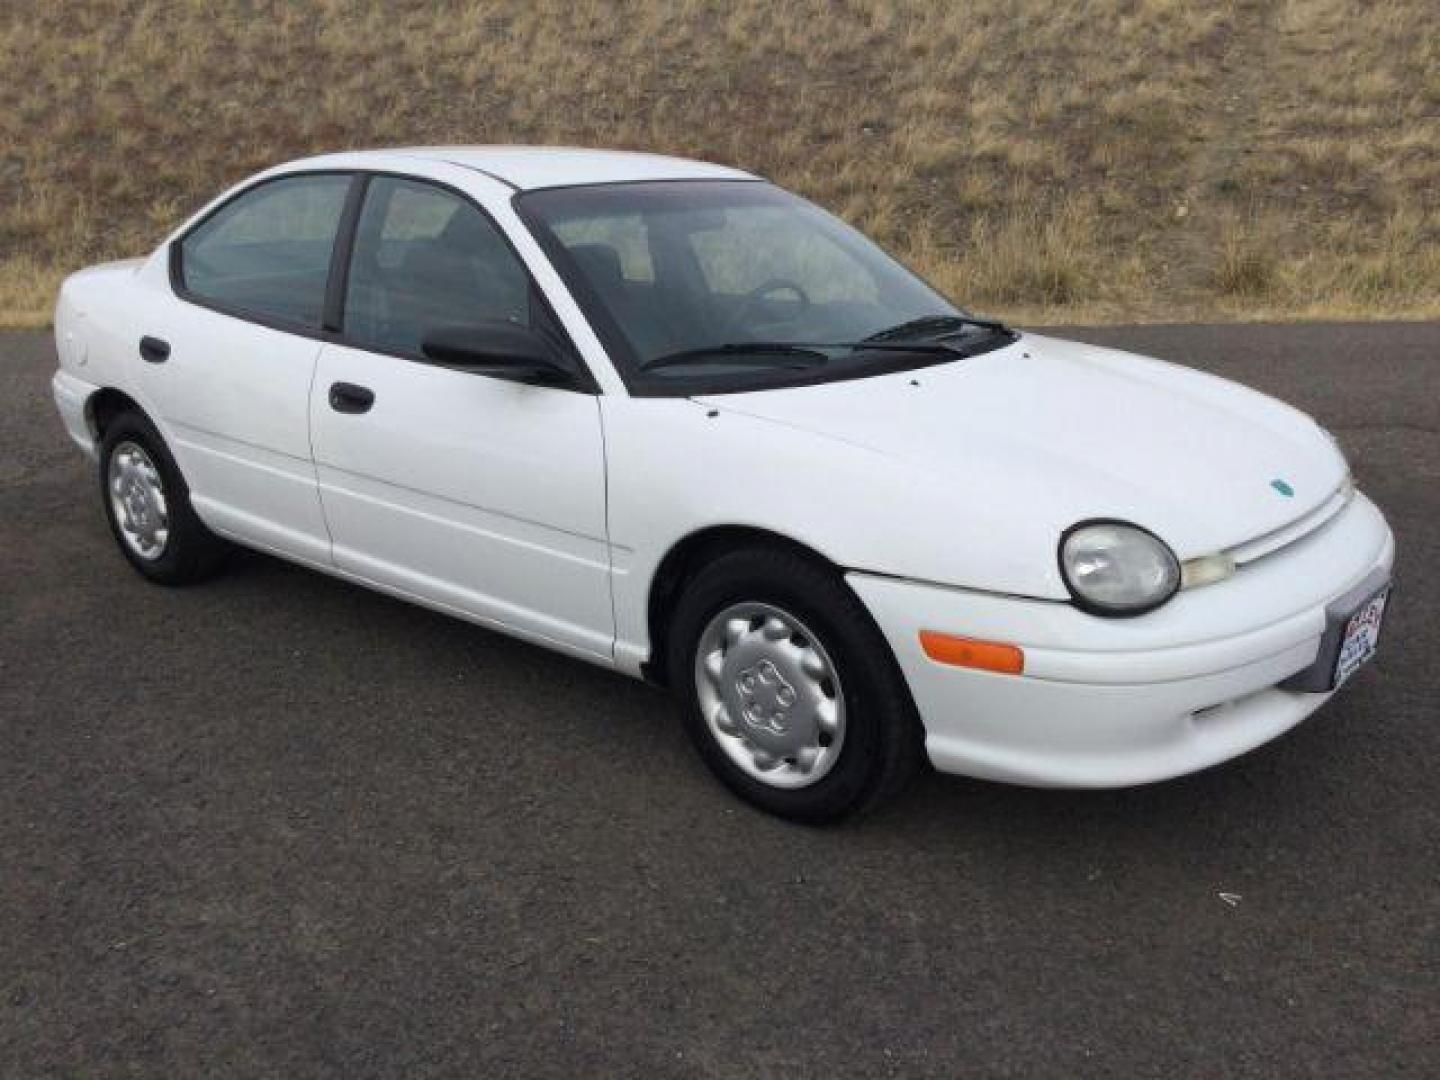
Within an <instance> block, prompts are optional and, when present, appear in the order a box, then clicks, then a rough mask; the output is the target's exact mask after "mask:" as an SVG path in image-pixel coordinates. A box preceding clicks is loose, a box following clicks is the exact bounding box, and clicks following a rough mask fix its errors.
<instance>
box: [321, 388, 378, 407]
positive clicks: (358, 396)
mask: <svg viewBox="0 0 1440 1080" xmlns="http://www.w3.org/2000/svg"><path fill="white" fill-rule="evenodd" d="M374 404H375V391H374V390H370V389H368V388H366V387H364V386H356V385H355V384H354V383H348V382H337V383H331V384H330V408H332V409H334V410H335V411H336V412H343V413H363V412H369V411H370V406H371V405H374Z"/></svg>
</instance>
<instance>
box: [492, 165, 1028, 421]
mask: <svg viewBox="0 0 1440 1080" xmlns="http://www.w3.org/2000/svg"><path fill="white" fill-rule="evenodd" d="M515 205H516V208H517V209H518V210H519V212H520V214H521V216H522V217H523V218H524V219H525V221H526V222H527V224H529V226H530V228H531V231H532V232H534V233H535V235H536V238H537V239H538V240H539V242H540V243H541V245H542V246H543V247H544V248H545V249H546V251H547V253H548V254H549V255H550V257H551V259H552V260H553V261H554V263H555V265H556V267H557V269H558V270H559V271H560V273H561V276H562V277H564V278H565V281H566V284H568V285H569V286H570V289H571V292H572V293H573V294H574V295H575V298H576V300H577V301H578V302H579V303H580V304H581V306H582V307H583V308H584V309H585V312H586V315H587V316H588V317H589V319H590V322H591V325H592V326H594V327H595V329H596V332H597V333H598V334H599V335H600V337H601V339H602V341H603V343H604V344H605V346H606V348H607V349H608V350H609V351H610V354H611V356H613V357H614V358H615V359H616V361H617V363H618V364H619V365H620V367H621V373H622V375H623V376H624V377H625V380H626V382H627V384H629V385H630V386H631V388H632V390H637V389H638V390H640V391H642V392H643V391H649V392H661V393H664V392H671V393H692V392H696V391H697V389H703V390H705V391H707V392H713V391H720V390H725V389H750V388H754V387H755V386H757V385H761V386H764V385H785V384H789V383H794V382H797V381H798V382H817V381H827V380H829V379H832V378H854V377H856V376H859V375H866V374H871V373H878V372H880V371H887V370H896V369H897V368H900V367H916V366H920V365H921V364H927V363H940V362H945V361H947V360H953V359H955V358H956V356H957V353H958V352H959V351H960V350H958V349H955V350H952V349H948V348H947V349H940V348H938V347H937V348H934V349H932V350H929V351H927V350H923V349H918V348H916V349H909V350H906V349H899V348H896V349H891V348H888V347H884V348H882V347H880V346H878V345H874V344H870V345H867V346H865V347H863V348H850V347H848V344H849V343H859V342H863V341H865V339H867V338H869V339H875V338H876V336H877V335H878V336H879V339H880V340H884V341H900V340H904V341H910V340H912V339H914V340H922V339H925V338H926V337H927V334H939V333H940V332H941V330H943V331H944V335H945V337H946V339H947V340H948V341H953V340H956V339H957V338H958V339H962V340H965V341H967V342H968V340H969V339H970V338H975V339H979V338H985V337H993V336H995V335H996V334H997V332H999V331H998V330H997V328H996V327H995V325H994V324H988V323H983V322H974V321H966V320H964V319H963V318H962V317H961V316H962V313H961V312H960V311H958V310H957V309H956V308H955V306H954V305H952V304H951V303H950V302H949V301H947V300H946V299H945V298H944V297H942V296H940V295H939V294H938V293H936V292H935V291H934V290H933V289H931V288H930V287H929V286H928V285H926V284H925V283H924V282H923V281H921V280H920V279H919V278H917V277H916V276H915V275H914V274H912V273H910V271H908V270H906V269H905V268H904V267H903V266H901V265H900V264H899V263H897V262H896V261H895V260H894V259H892V258H890V256H888V255H886V254H885V253H884V252H883V251H881V250H880V249H879V248H878V247H876V246H875V245H874V244H873V243H871V242H870V241H869V240H867V239H866V238H865V237H863V236H861V235H860V234H859V233H858V232H856V231H855V230H854V229H852V228H850V227H849V226H848V225H845V224H844V223H843V222H841V221H839V220H838V219H836V218H834V217H832V216H831V215H829V214H827V213H825V211H823V210H821V209H819V208H818V207H816V206H814V205H812V204H811V203H808V202H806V201H805V200H804V199H801V198H799V197H797V196H794V195H791V194H789V193H788V192H785V191H782V190H780V189H779V188H776V187H774V186H772V185H770V184H766V183H761V182H756V181H726V180H718V181H717V180H694V181H689V180H687V181H661V182H652V183H627V184H600V185H593V186H586V187H574V188H555V189H550V190H542V191H534V192H529V193H526V194H524V195H520V196H518V197H517V198H516V200H515ZM909 324H913V326H914V328H913V331H912V330H911V329H909ZM897 327H905V328H906V329H904V330H902V331H900V332H898V333H896V332H894V331H895V328H897ZM887 331H891V333H890V334H887V333H886V332H887ZM1005 337H1006V340H1010V339H1011V338H1010V335H1009V334H1008V332H1005ZM750 346H754V347H753V348H752V347H750ZM761 346H763V347H761ZM787 346H807V347H808V348H807V349H806V350H804V351H803V356H802V354H801V352H799V351H797V350H795V349H791V348H787Z"/></svg>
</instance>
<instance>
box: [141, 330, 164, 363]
mask: <svg viewBox="0 0 1440 1080" xmlns="http://www.w3.org/2000/svg"><path fill="white" fill-rule="evenodd" d="M140 359H142V360H144V361H145V362H146V363H150V364H163V363H164V362H165V361H166V360H169V359H170V343H169V342H168V341H164V340H162V339H161V338H158V337H151V336H150V335H149V334H146V335H145V336H144V337H142V338H141V339H140Z"/></svg>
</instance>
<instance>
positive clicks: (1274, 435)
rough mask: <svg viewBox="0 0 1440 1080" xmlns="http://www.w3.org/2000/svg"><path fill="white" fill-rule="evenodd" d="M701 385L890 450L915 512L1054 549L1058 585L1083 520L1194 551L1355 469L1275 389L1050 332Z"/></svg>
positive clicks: (1332, 485)
mask: <svg viewBox="0 0 1440 1080" xmlns="http://www.w3.org/2000/svg"><path fill="white" fill-rule="evenodd" d="M698 400H700V401H702V403H703V404H705V405H707V406H708V407H710V408H714V409H719V410H726V411H730V412H734V413H740V414H744V415H747V416H750V417H754V418H758V419H761V420H765V421H770V422H773V423H776V424H782V425H786V426H787V427H789V428H793V429H799V430H801V431H805V432H809V433H813V434H814V435H817V436H822V437H824V438H825V439H827V440H838V441H840V442H843V443H846V444H850V445H851V446H853V447H860V448H864V449H865V450H868V451H870V452H872V453H873V454H876V455H881V456H883V457H884V458H885V459H887V460H888V461H890V462H891V463H892V464H893V467H894V468H893V470H892V474H893V476H894V478H895V481H896V483H897V484H899V485H901V486H903V487H904V488H906V489H907V490H910V491H912V492H913V493H914V499H917V500H919V501H920V502H922V503H923V505H917V506H915V508H914V510H913V512H912V514H911V515H910V516H916V515H918V516H919V517H920V519H921V520H923V521H927V522H931V523H936V524H940V525H949V524H951V523H956V522H958V521H959V520H960V519H963V520H964V522H965V525H966V529H965V531H966V532H968V533H971V534H973V533H974V532H975V529H976V524H975V523H976V522H977V521H979V522H990V523H993V526H994V527H993V529H991V530H989V532H990V533H991V534H992V535H993V536H994V537H995V538H996V540H997V541H998V542H1007V543H1008V542H1011V541H1015V542H1016V543H1017V548H1016V551H1017V554H1018V553H1019V552H1020V551H1022V550H1025V551H1028V552H1029V555H1030V556H1032V557H1033V555H1034V554H1035V552H1036V551H1039V550H1042V549H1043V550H1046V551H1048V553H1049V554H1048V562H1049V570H1050V572H1048V573H1047V574H1046V582H1045V584H1046V586H1047V587H1046V589H1045V592H1048V593H1054V591H1055V590H1056V588H1057V587H1059V585H1060V583H1059V580H1058V574H1056V573H1054V572H1053V566H1054V551H1055V545H1056V543H1057V542H1058V539H1059V536H1060V534H1061V532H1063V531H1064V530H1065V529H1066V528H1068V527H1070V526H1071V525H1073V524H1075V523H1076V522H1078V521H1083V520H1086V519H1089V518H1118V519H1121V520H1125V521H1131V522H1134V523H1136V524H1139V525H1143V526H1144V527H1146V528H1148V529H1150V530H1151V531H1153V532H1154V533H1156V534H1157V535H1159V536H1161V537H1162V538H1163V539H1165V541H1166V542H1167V543H1169V544H1170V545H1171V547H1172V548H1173V549H1174V550H1175V552H1176V554H1177V555H1178V556H1179V557H1180V558H1181V559H1187V558H1192V557H1194V556H1197V555H1202V554H1209V553H1213V552H1217V551H1223V550H1225V549H1227V548H1230V547H1233V546H1235V545H1238V544H1240V543H1243V542H1245V541H1248V540H1251V539H1254V538H1255V537H1257V536H1260V535H1263V534H1265V533H1267V532H1270V531H1272V530H1275V529H1278V528H1281V527H1283V526H1285V525H1287V524H1289V523H1290V522H1293V521H1295V520H1297V519H1298V518H1300V517H1302V516H1304V515H1305V514H1306V513H1308V512H1309V511H1310V510H1312V509H1314V508H1315V507H1317V506H1319V505H1320V504H1321V503H1322V502H1324V501H1325V500H1326V499H1327V498H1328V497H1330V496H1331V495H1332V494H1333V493H1334V492H1335V490H1336V489H1337V488H1338V487H1339V486H1340V485H1341V484H1342V483H1343V482H1344V479H1345V476H1346V472H1347V468H1346V465H1345V461H1344V459H1343V457H1342V456H1341V454H1340V452H1339V450H1338V449H1337V448H1336V446H1335V445H1334V443H1333V441H1332V440H1331V439H1329V437H1328V436H1327V435H1326V434H1325V433H1324V432H1323V431H1322V430H1321V429H1320V428H1319V427H1318V426H1317V425H1316V424H1315V422H1314V421H1313V420H1311V419H1310V418H1309V417H1308V416H1306V415H1305V414H1304V413H1301V412H1299V411H1297V410H1295V409H1292V408H1290V407H1289V406H1287V405H1284V404H1282V403H1281V402H1278V401H1275V400H1274V399H1272V398H1269V397H1266V396H1265V395H1263V394H1259V393H1257V392H1255V391H1252V390H1249V389H1247V388H1245V387H1242V386H1239V385H1238V384H1236V383H1232V382H1229V381H1227V380H1224V379H1220V378H1217V377H1215V376H1211V375H1206V374H1203V373H1201V372H1197V371H1193V370H1190V369H1187V368H1183V367H1178V366H1176V365H1173V364H1167V363H1164V362H1161V361H1158V360H1151V359H1148V358H1146V357H1141V356H1135V355H1133V354H1128V353H1123V352H1118V351H1116V350H1113V349H1103V348H1098V347H1094V346H1089V345H1082V344H1078V343H1074V342H1068V341H1061V340H1058V339H1052V338H1045V337H1039V336H1035V335H1025V336H1023V337H1021V338H1020V339H1019V340H1018V341H1017V342H1016V343H1015V344H1014V345H1011V346H1008V347H1006V348H1003V349H998V350H995V351H993V352H990V353H985V354H982V355H980V356H976V357H971V358H969V359H963V360H958V361H956V362H954V363H948V364H941V365H937V366H934V367H928V368H921V369H917V370H912V371H908V372H902V373H898V374H891V375H884V376H878V377H873V378H866V379H855V380H849V381H843V382H835V383H828V384H822V385H817V386H808V387H794V388H787V389H782V390H769V391H759V392H753V393H742V394H723V395H714V396H710V397H704V398H700V399H698ZM857 497H859V498H863V497H864V493H863V492H858V493H857ZM887 502H893V499H890V497H889V496H887ZM872 569H878V570H888V571H889V572H904V571H902V570H898V569H891V568H889V567H872ZM1017 569H1018V567H1017ZM955 583H956V584H963V583H964V582H955ZM979 584H981V585H982V586H983V583H979Z"/></svg>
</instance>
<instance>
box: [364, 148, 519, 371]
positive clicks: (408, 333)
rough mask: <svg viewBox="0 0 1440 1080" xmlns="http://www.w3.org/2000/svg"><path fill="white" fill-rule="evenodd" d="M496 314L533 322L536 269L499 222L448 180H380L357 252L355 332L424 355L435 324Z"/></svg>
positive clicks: (388, 347) (370, 195)
mask: <svg viewBox="0 0 1440 1080" xmlns="http://www.w3.org/2000/svg"><path fill="white" fill-rule="evenodd" d="M489 319H502V320H507V321H510V322H516V323H521V324H525V325H529V324H530V322H531V303H530V278H529V276H528V274H527V273H526V271H525V267H524V266H523V265H522V264H521V262H520V260H519V258H518V257H517V256H516V255H515V253H514V252H513V251H511V250H510V247H509V246H508V245H507V244H506V242H505V240H504V238H503V237H502V236H501V235H500V232H499V230H498V229H497V228H496V226H495V225H494V224H492V223H491V221H490V219H489V218H487V217H486V216H485V215H484V214H482V213H481V212H480V211H479V210H477V209H476V208H475V207H474V206H472V205H471V204H470V203H468V202H466V201H465V200H464V199H462V198H460V197H459V196H457V195H454V194H452V193H451V192H449V191H446V190H444V189H443V188H439V187H436V186H434V185H432V184H426V183H423V182H420V181H412V180H402V179H399V178H396V177H389V176H382V177H376V178H374V179H373V180H371V181H370V186H369V188H368V189H367V191H366V193H365V205H364V208H363V209H362V210H361V212H360V220H359V224H358V226H357V228H356V232H355V245H354V249H353V251H352V254H351V261H350V275H349V283H348V287H347V290H346V299H345V322H344V326H345V336H346V338H348V339H349V340H351V341H353V342H354V343H355V344H357V345H361V346H369V347H371V348H375V349H381V350H384V351H386V352H397V353H402V354H406V355H416V354H418V353H419V352H420V345H421V342H422V341H423V340H424V338H425V336H426V334H427V333H429V332H430V331H432V330H436V329H439V328H440V327H455V326H463V325H466V324H472V323H476V322H482V321H485V320H489Z"/></svg>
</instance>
